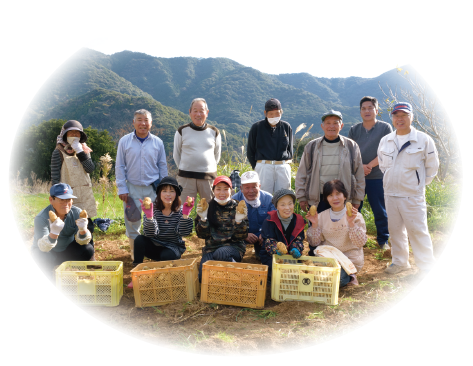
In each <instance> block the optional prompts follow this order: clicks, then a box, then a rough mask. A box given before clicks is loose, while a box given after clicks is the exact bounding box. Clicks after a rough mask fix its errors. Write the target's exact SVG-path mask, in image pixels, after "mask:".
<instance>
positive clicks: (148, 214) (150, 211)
mask: <svg viewBox="0 0 473 366" xmlns="http://www.w3.org/2000/svg"><path fill="white" fill-rule="evenodd" d="M139 201H140V203H141V210H142V211H143V213H144V214H145V215H146V218H147V219H152V218H153V207H154V205H153V202H151V203H150V205H149V208H145V205H144V204H143V201H142V200H141V199H140V200H139Z"/></svg>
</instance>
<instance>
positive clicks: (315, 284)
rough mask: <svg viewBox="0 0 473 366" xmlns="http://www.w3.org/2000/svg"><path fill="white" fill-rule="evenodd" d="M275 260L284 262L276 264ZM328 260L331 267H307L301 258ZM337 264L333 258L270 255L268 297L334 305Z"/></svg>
mask: <svg viewBox="0 0 473 366" xmlns="http://www.w3.org/2000/svg"><path fill="white" fill-rule="evenodd" d="M278 259H282V260H284V263H277V262H276V261H277V260H278ZM306 260H309V261H312V262H315V263H322V264H323V263H329V264H331V267H319V266H308V265H306V264H304V263H302V262H303V261H306ZM339 285H340V265H339V264H338V261H337V260H335V259H333V258H325V257H309V256H302V257H300V258H298V259H294V257H292V256H291V255H281V256H278V255H273V271H272V279H271V298H272V299H273V300H274V301H308V302H321V303H324V304H326V305H337V304H338V287H339Z"/></svg>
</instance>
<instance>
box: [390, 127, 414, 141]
mask: <svg viewBox="0 0 473 366" xmlns="http://www.w3.org/2000/svg"><path fill="white" fill-rule="evenodd" d="M395 138H396V130H394V131H393V132H391V133H390V134H389V135H388V137H387V140H388V141H394V139H395ZM408 141H415V142H417V130H416V129H415V128H414V127H412V125H411V132H409V140H408Z"/></svg>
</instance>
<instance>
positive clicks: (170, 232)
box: [143, 209, 193, 257]
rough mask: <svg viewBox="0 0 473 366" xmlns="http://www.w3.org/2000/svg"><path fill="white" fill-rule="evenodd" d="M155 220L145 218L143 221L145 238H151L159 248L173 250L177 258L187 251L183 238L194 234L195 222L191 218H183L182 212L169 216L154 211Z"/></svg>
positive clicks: (172, 213)
mask: <svg viewBox="0 0 473 366" xmlns="http://www.w3.org/2000/svg"><path fill="white" fill-rule="evenodd" d="M153 216H154V217H153V219H151V220H150V219H148V218H147V217H146V216H145V219H144V221H143V233H144V236H146V237H148V238H151V240H152V241H153V243H154V244H155V245H157V246H160V245H162V246H163V247H166V248H169V249H171V250H172V251H173V252H174V253H175V254H176V256H177V257H180V256H181V254H182V253H184V252H185V251H186V245H185V242H184V240H182V237H183V236H188V235H190V233H191V232H192V228H193V221H192V219H191V218H190V217H189V218H187V219H185V218H183V217H182V211H179V212H171V214H170V215H169V216H165V215H163V213H162V212H161V211H160V210H156V209H155V210H154V213H153Z"/></svg>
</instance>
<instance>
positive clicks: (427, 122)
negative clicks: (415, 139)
mask: <svg viewBox="0 0 473 366" xmlns="http://www.w3.org/2000/svg"><path fill="white" fill-rule="evenodd" d="M397 71H398V73H399V75H400V76H401V77H402V78H403V79H404V80H406V81H407V82H408V84H409V86H410V90H409V89H403V88H400V92H399V93H398V92H397V91H396V90H393V89H392V88H391V87H390V86H389V85H387V88H388V89H387V92H385V91H384V90H383V88H382V87H381V85H379V87H380V89H381V91H382V92H383V94H384V96H385V97H386V98H385V99H384V100H383V104H384V105H385V106H386V110H387V112H391V111H392V107H393V105H394V104H396V103H399V102H408V103H410V104H411V105H412V108H413V110H414V121H413V124H414V127H416V128H417V129H418V130H420V131H422V132H425V133H426V134H427V135H429V136H430V137H432V138H433V139H434V141H435V143H436V145H437V150H438V152H439V159H440V168H439V173H438V175H437V178H438V179H439V180H441V181H443V180H444V179H445V178H446V176H447V174H448V173H449V171H451V170H452V169H451V166H452V162H453V161H455V159H456V158H457V157H458V145H457V144H456V142H455V137H454V132H453V128H452V126H451V124H450V121H449V120H448V119H447V117H446V115H445V113H444V112H443V111H442V109H441V106H440V103H438V101H437V100H436V99H435V97H432V96H431V95H429V93H428V90H427V88H426V85H424V83H422V82H420V81H419V80H417V78H416V77H415V78H414V79H411V78H410V77H409V72H408V71H407V70H406V71H405V72H404V73H403V74H401V73H400V72H401V71H402V69H401V68H399V67H398V68H397ZM380 109H381V108H380ZM388 116H389V118H390V119H391V114H390V113H388ZM391 122H392V121H391Z"/></svg>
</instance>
